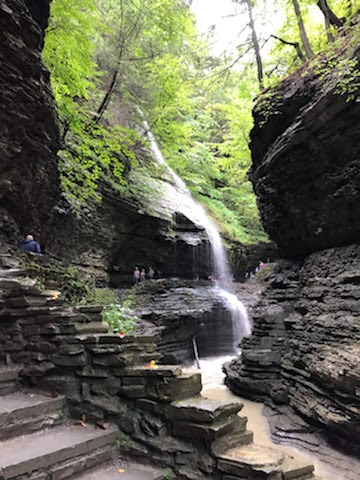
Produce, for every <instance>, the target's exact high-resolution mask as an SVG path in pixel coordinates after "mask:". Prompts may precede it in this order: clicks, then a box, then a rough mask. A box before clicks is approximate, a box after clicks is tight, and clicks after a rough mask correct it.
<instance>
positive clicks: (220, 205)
mask: <svg viewBox="0 0 360 480" xmlns="http://www.w3.org/2000/svg"><path fill="white" fill-rule="evenodd" d="M234 2H235V3H238V4H239V8H240V9H243V11H244V12H245V13H247V15H248V19H249V20H248V22H245V24H244V25H240V24H239V31H240V30H241V29H245V30H246V29H247V32H248V34H247V38H246V39H245V41H244V42H243V43H242V44H241V45H239V47H238V51H237V56H236V57H235V58H234V56H232V55H230V54H226V53H224V54H223V55H221V56H217V55H215V54H214V53H213V52H212V51H211V48H210V46H209V40H211V38H209V37H207V38H203V36H201V35H200V34H199V33H198V31H197V28H196V24H195V19H194V16H193V14H192V11H191V8H190V7H189V4H188V2H186V1H185V0H74V1H69V0H53V1H52V4H51V21H50V25H49V27H48V29H47V33H46V42H45V49H44V61H45V63H46V65H47V66H48V68H49V70H50V72H51V81H52V86H53V90H54V93H55V98H56V102H57V105H58V112H59V119H60V124H61V140H62V146H61V151H60V154H59V155H60V158H61V164H60V168H61V174H62V185H63V190H64V192H65V194H66V195H67V196H68V198H69V199H70V200H71V201H72V202H73V203H74V204H75V205H77V206H78V208H81V205H82V204H83V203H84V202H86V201H88V200H89V199H90V198H93V199H97V200H100V196H101V195H100V190H99V183H100V182H101V181H108V182H111V184H112V185H113V186H115V188H117V189H118V190H119V194H121V195H130V196H131V195H134V196H136V188H137V187H136V184H134V178H136V175H135V176H134V177H132V178H133V180H130V179H129V175H128V174H129V171H134V172H136V171H138V170H139V171H140V170H141V171H144V169H145V170H146V172H147V173H146V175H149V176H151V175H154V174H155V175H156V172H155V173H154V169H153V168H152V166H151V165H150V164H149V161H148V160H145V159H144V156H143V153H142V152H143V144H144V142H145V140H144V137H143V136H142V135H141V134H140V133H139V132H140V130H139V128H138V127H139V125H140V124H141V118H140V114H139V111H141V112H142V114H143V115H144V116H145V117H146V119H147V121H148V123H149V125H150V128H151V130H152V132H153V133H154V135H155V136H156V138H157V140H158V142H159V144H160V146H161V148H162V151H163V153H164V156H165V158H166V160H167V161H168V163H169V164H170V165H171V167H172V168H173V169H174V170H175V171H176V172H177V173H178V174H179V175H180V176H181V177H182V178H183V179H184V181H185V182H186V183H187V185H188V186H189V188H190V189H191V191H192V193H193V194H194V195H195V196H196V198H197V199H198V200H199V201H200V202H202V203H203V204H204V205H205V206H206V207H207V209H208V210H209V212H210V213H211V214H212V215H213V217H214V218H215V219H216V220H217V222H218V223H219V226H220V228H221V230H222V232H223V233H224V234H225V236H226V237H227V238H228V239H230V240H236V241H240V242H243V243H256V242H258V241H260V240H265V239H266V235H265V233H264V232H263V230H262V228H261V224H260V220H259V215H258V211H257V207H256V201H255V196H254V194H253V192H252V187H251V184H250V182H249V181H248V176H247V172H248V169H249V167H250V163H251V159H250V152H249V147H248V143H249V132H250V130H251V127H252V115H251V110H252V108H253V98H254V97H255V96H256V95H258V94H259V92H260V91H261V90H262V89H266V88H268V87H271V86H272V85H274V84H276V82H278V81H279V80H280V79H281V78H283V77H284V76H286V75H288V74H289V73H291V71H293V70H294V69H295V68H297V67H298V66H299V65H300V64H301V63H302V62H304V61H307V59H309V58H311V57H312V56H313V55H314V54H315V55H316V53H318V52H320V51H322V50H324V49H326V48H328V46H329V44H330V43H332V42H333V40H334V37H336V34H337V32H338V30H339V29H342V28H346V25H347V22H348V21H349V20H350V19H351V17H352V16H353V15H354V14H355V12H356V11H357V9H358V8H359V0H347V1H343V0H331V1H330V0H327V1H326V0H319V1H317V0H279V1H278V2H276V7H275V3H274V2H273V1H270V0H269V1H267V0H256V1H255V0H234ZM269 5H270V7H269ZM266 7H269V8H271V9H274V8H276V12H274V11H273V10H271V11H270V14H272V15H275V14H277V12H281V15H282V18H284V22H283V25H281V26H280V27H279V28H278V29H277V30H276V31H269V29H268V28H267V29H262V28H260V27H259V25H260V26H261V23H260V22H261V21H263V18H261V17H262V16H263V15H264V13H263V12H265V11H266ZM241 18H243V17H241ZM145 143H146V142H145ZM135 183H136V182H135ZM142 188H143V186H142ZM134 192H135V193H134Z"/></svg>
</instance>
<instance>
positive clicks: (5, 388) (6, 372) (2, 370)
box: [0, 365, 22, 396]
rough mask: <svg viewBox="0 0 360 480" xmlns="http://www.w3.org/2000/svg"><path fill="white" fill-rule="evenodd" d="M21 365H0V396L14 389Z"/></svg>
mask: <svg viewBox="0 0 360 480" xmlns="http://www.w3.org/2000/svg"><path fill="white" fill-rule="evenodd" d="M21 370H22V366H21V367H18V366H12V365H11V366H10V365H0V396H1V395H7V394H9V393H12V392H13V391H15V390H16V387H17V381H18V377H19V373H20V372H21Z"/></svg>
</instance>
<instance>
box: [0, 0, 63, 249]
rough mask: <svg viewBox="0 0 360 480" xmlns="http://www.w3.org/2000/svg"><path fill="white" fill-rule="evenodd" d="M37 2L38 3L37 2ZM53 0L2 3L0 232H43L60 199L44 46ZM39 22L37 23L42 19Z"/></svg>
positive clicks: (12, 236) (4, 234) (15, 237)
mask: <svg viewBox="0 0 360 480" xmlns="http://www.w3.org/2000/svg"><path fill="white" fill-rule="evenodd" d="M35 3H36V6H35ZM49 3H50V1H46V0H42V1H41V2H30V1H29V3H28V6H29V8H30V10H31V12H32V13H33V15H34V18H36V20H34V18H33V16H32V14H31V13H30V11H29V10H28V8H27V2H24V1H22V0H9V1H7V2H1V5H0V43H1V51H0V67H1V68H0V83H1V92H0V104H1V111H0V130H1V132H2V133H1V139H0V172H1V179H0V212H1V213H0V218H1V220H0V235H1V236H2V237H3V238H4V237H5V239H6V240H7V241H9V240H10V241H12V242H15V241H16V240H19V231H21V232H22V233H27V232H28V231H31V232H35V233H37V234H38V233H40V231H41V225H42V223H43V222H44V221H45V219H46V216H47V215H48V213H49V212H50V210H51V208H52V207H53V206H54V205H55V203H56V202H57V201H58V199H59V182H58V173H57V165H56V151H57V149H58V143H57V142H58V130H57V125H56V116H55V110H54V106H53V100H52V93H51V90H50V82H49V72H48V71H47V70H46V68H45V67H44V65H43V63H42V61H41V56H40V47H41V45H42V42H43V31H42V29H41V28H40V26H39V24H41V26H42V27H45V26H46V23H47V10H48V6H49ZM38 22H39V23H38Z"/></svg>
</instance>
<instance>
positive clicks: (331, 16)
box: [317, 0, 344, 28]
mask: <svg viewBox="0 0 360 480" xmlns="http://www.w3.org/2000/svg"><path fill="white" fill-rule="evenodd" d="M317 6H318V7H319V8H320V10H321V11H322V13H323V14H324V17H325V23H326V25H329V26H330V25H334V27H337V28H339V27H342V26H343V25H344V20H343V19H342V18H339V17H337V16H336V15H335V13H334V12H333V11H332V10H331V8H330V7H329V5H328V3H327V0H318V2H317Z"/></svg>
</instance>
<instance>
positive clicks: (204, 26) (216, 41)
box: [191, 0, 317, 55]
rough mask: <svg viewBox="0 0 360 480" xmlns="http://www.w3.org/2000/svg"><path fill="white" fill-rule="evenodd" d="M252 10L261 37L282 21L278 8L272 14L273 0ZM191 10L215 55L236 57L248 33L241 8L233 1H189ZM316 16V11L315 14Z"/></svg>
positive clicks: (281, 14) (282, 15)
mask: <svg viewBox="0 0 360 480" xmlns="http://www.w3.org/2000/svg"><path fill="white" fill-rule="evenodd" d="M260 3H261V5H259V7H257V8H256V7H255V9H254V10H255V22H256V24H257V27H258V28H259V30H260V31H261V34H262V37H265V36H266V37H267V36H269V35H271V33H274V32H275V31H276V30H277V29H278V28H279V27H280V25H281V24H282V23H283V22H284V20H285V12H284V10H282V9H279V10H278V11H277V12H276V14H274V12H275V11H276V7H275V3H276V2H275V0H273V1H267V2H266V3H265V4H262V2H260ZM191 9H192V11H193V12H194V14H195V18H196V24H197V27H198V29H199V31H200V32H201V33H203V34H205V35H208V34H209V33H211V37H210V42H209V44H210V46H211V49H212V51H213V53H214V54H215V55H221V54H222V53H223V52H224V51H225V50H226V51H227V53H231V54H234V55H236V47H237V46H238V45H239V44H241V43H243V42H245V41H246V38H247V36H248V34H249V31H248V29H247V28H246V26H247V24H248V21H249V20H248V16H247V13H246V12H245V11H244V8H243V7H241V6H239V5H238V4H236V3H235V2H234V1H233V0H193V1H192V3H191ZM316 13H317V12H316Z"/></svg>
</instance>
